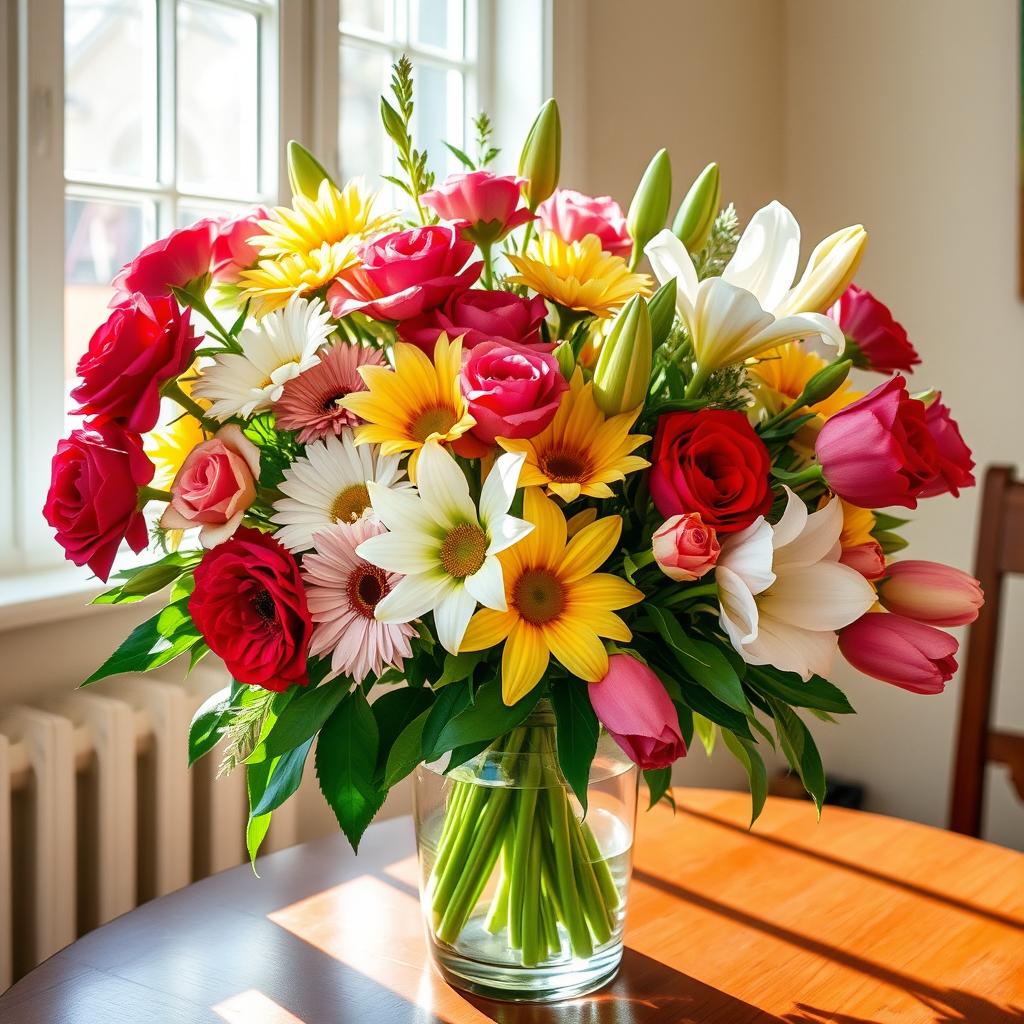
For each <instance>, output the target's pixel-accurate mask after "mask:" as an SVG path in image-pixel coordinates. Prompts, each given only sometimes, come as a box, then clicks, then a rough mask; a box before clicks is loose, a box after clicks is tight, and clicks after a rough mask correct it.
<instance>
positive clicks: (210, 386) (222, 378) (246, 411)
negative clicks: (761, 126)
mask: <svg viewBox="0 0 1024 1024" xmlns="http://www.w3.org/2000/svg"><path fill="white" fill-rule="evenodd" d="M333 332H334V325H333V324H332V323H331V315H330V313H328V312H327V308H326V307H325V306H324V304H323V302H322V301H321V300H320V299H316V300H314V301H312V302H310V301H309V300H308V299H303V298H300V297H299V296H297V295H296V296H293V297H292V298H291V299H290V300H289V302H288V305H287V306H285V307H284V308H283V309H276V310H274V312H273V313H268V314H267V315H266V316H265V317H263V319H262V320H259V321H257V322H256V323H255V324H254V325H253V326H251V327H246V328H244V329H243V330H242V332H241V333H240V334H239V336H238V343H239V344H240V345H241V346H242V352H241V354H239V353H237V352H226V353H224V355H219V356H214V360H213V363H212V364H211V365H209V366H204V367H203V368H202V369H201V370H200V376H199V379H198V380H197V381H196V382H195V384H194V385H193V386H192V394H193V395H194V396H195V397H196V398H206V399H209V400H210V401H211V402H212V403H213V405H212V406H211V407H210V415H211V416H213V417H215V418H216V419H219V420H226V419H228V418H229V417H231V416H239V415H241V416H246V417H248V416H252V415H253V414H254V413H257V412H265V411H266V410H267V409H269V408H270V407H271V406H272V405H273V404H274V402H276V401H277V400H278V399H279V398H280V397H281V392H282V391H283V390H284V385H285V382H286V381H289V380H291V379H292V378H293V377H297V376H298V375H299V374H300V373H302V372H303V370H308V369H309V368H310V367H312V366H316V365H317V363H319V362H320V359H319V357H318V356H317V354H316V353H317V349H318V348H320V346H321V345H323V343H324V342H325V341H326V340H327V339H328V338H329V337H330V336H331V334H332V333H333Z"/></svg>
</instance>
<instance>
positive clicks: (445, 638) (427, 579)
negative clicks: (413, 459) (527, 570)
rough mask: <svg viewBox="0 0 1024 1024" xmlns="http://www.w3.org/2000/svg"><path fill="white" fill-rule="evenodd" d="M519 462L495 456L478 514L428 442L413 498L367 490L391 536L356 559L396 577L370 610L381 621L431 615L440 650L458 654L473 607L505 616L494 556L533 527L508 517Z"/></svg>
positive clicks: (465, 488)
mask: <svg viewBox="0 0 1024 1024" xmlns="http://www.w3.org/2000/svg"><path fill="white" fill-rule="evenodd" d="M524 458H525V456H524V455H522V454H521V453H515V454H512V453H509V454H507V455H501V456H499V457H498V459H496V460H495V463H494V466H493V468H492V469H491V472H490V474H489V475H488V477H487V479H486V480H485V481H484V485H483V488H482V489H481V492H480V508H479V510H478V509H477V507H476V506H475V505H474V504H473V499H472V498H471V497H470V494H469V484H468V483H467V482H466V477H465V475H464V474H463V472H462V470H461V469H459V466H458V464H457V463H456V462H455V460H454V459H453V458H452V457H451V455H449V454H448V452H447V451H446V450H445V449H444V448H442V447H441V445H439V444H437V443H436V442H434V441H430V442H428V443H427V444H425V445H424V446H423V448H422V450H421V453H420V458H419V463H418V464H417V468H416V485H417V488H418V492H419V493H418V494H417V493H414V492H412V491H404V492H403V491H396V490H390V489H388V488H386V487H380V486H378V485H377V484H375V483H373V482H369V483H367V485H366V487H367V490H368V491H369V494H370V501H371V503H372V505H373V511H374V512H375V513H376V515H377V516H378V517H379V518H380V519H381V521H382V522H383V523H384V525H385V526H386V527H387V528H388V530H389V532H388V533H385V534H381V535H380V536H378V537H371V538H370V539H369V540H366V541H364V542H363V543H362V544H360V545H359V547H358V548H357V549H356V553H357V554H358V555H359V556H360V557H361V558H364V559H366V561H368V562H370V563H372V564H373V565H376V566H379V567H380V568H381V569H385V570H387V571H388V572H396V573H402V574H403V575H404V577H405V578H404V579H402V580H400V581H399V582H398V583H397V584H396V585H395V587H394V589H393V590H392V591H391V592H390V593H389V594H388V595H387V596H386V597H385V598H384V599H383V600H381V601H380V603H379V604H378V605H377V606H376V608H375V609H374V617H375V618H377V619H378V620H379V621H381V622H410V621H412V620H413V619H416V618H419V617H420V616H421V615H425V614H426V613H427V612H428V611H433V613H434V625H435V626H436V628H437V638H438V640H439V641H440V642H441V646H442V647H444V649H445V650H446V651H449V652H450V653H451V654H458V652H459V645H460V644H461V643H462V638H463V636H464V635H465V633H466V627H467V626H468V625H469V620H470V618H472V615H473V611H474V610H475V608H476V605H477V602H478V601H479V602H480V604H482V605H484V607H486V608H493V609H494V610H495V611H502V612H503V611H506V610H507V604H506V601H505V580H504V576H503V574H502V570H501V563H500V562H499V561H498V559H497V557H496V556H497V554H498V552H499V551H504V550H505V549H506V548H508V547H511V546H512V545H513V544H515V543H516V542H517V541H519V540H521V539H522V538H523V537H525V536H526V535H527V534H528V533H529V532H530V531H531V530H532V529H533V524H532V523H528V522H526V521H525V520H522V519H517V518H516V517H515V516H510V515H509V514H508V510H509V507H510V506H511V504H512V499H513V497H514V496H515V493H516V484H517V482H518V480H519V471H520V469H521V468H522V465H523V460H524Z"/></svg>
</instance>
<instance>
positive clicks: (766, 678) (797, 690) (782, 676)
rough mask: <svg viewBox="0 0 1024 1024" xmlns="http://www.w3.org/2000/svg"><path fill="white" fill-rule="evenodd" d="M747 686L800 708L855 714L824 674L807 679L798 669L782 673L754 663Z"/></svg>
mask: <svg viewBox="0 0 1024 1024" xmlns="http://www.w3.org/2000/svg"><path fill="white" fill-rule="evenodd" d="M745 682H746V684H747V686H748V687H749V688H751V689H753V690H756V691H757V692H758V693H760V694H762V695H763V696H765V697H774V698H775V699H776V700H782V701H785V702H786V703H787V704H792V705H793V706H794V707H798V708H809V709H812V710H817V711H828V712H831V713H832V714H836V715H852V714H854V709H853V706H852V705H851V704H850V702H849V701H848V700H847V699H846V694H844V693H843V691H842V690H840V689H839V687H837V686H835V685H833V684H832V683H830V682H829V681H828V680H827V679H823V678H822V677H821V676H811V678H810V679H808V680H807V682H804V680H802V679H801V678H800V677H799V676H798V675H796V674H795V673H794V672H781V671H780V670H779V669H777V668H772V667H771V666H770V665H750V666H748V668H747V676H746V680H745Z"/></svg>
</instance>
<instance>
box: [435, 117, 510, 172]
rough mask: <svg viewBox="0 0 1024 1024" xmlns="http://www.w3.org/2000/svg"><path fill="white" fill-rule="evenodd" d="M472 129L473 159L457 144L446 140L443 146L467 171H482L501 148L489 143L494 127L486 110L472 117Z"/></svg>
mask: <svg viewBox="0 0 1024 1024" xmlns="http://www.w3.org/2000/svg"><path fill="white" fill-rule="evenodd" d="M473 129H474V131H475V132H476V159H475V160H474V159H473V158H472V157H471V156H469V155H468V154H467V153H466V152H465V151H464V150H461V149H459V147H458V146H453V145H452V144H451V143H450V142H446V143H445V146H446V148H447V149H448V152H449V153H451V154H452V156H454V157H455V159H456V160H458V161H459V163H460V164H462V166H463V167H465V168H466V170H467V171H482V170H483V169H484V168H485V167H486V166H487V165H488V164H489V163H490V162H491V161H492V160H493V159H494V158H495V157H496V156H497V155H498V154H499V153H500V152H501V150H500V149H496V148H495V147H494V146H492V145H491V136H492V135H493V134H494V128H493V127H492V126H491V119H490V117H488V116H487V113H486V111H481V112H480V113H479V114H478V115H477V116H476V117H475V118H474V119H473Z"/></svg>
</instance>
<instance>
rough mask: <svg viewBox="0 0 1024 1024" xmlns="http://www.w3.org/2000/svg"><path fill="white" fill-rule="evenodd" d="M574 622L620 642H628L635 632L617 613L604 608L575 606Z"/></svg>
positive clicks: (573, 612) (572, 614)
mask: <svg viewBox="0 0 1024 1024" xmlns="http://www.w3.org/2000/svg"><path fill="white" fill-rule="evenodd" d="M571 616H572V622H573V623H574V624H575V623H579V624H580V625H581V626H586V627H587V629H592V630H593V631H594V632H595V633H596V634H597V635H598V636H603V637H606V638H607V639H608V640H618V641H619V643H623V644H624V643H628V642H629V641H630V640H632V639H633V632H632V630H631V629H630V628H629V626H627V625H626V624H625V622H623V621H622V619H620V618H619V617H618V615H616V614H615V612H608V611H605V610H604V609H603V608H590V607H584V608H575V607H574V608H573V610H572V613H571Z"/></svg>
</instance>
